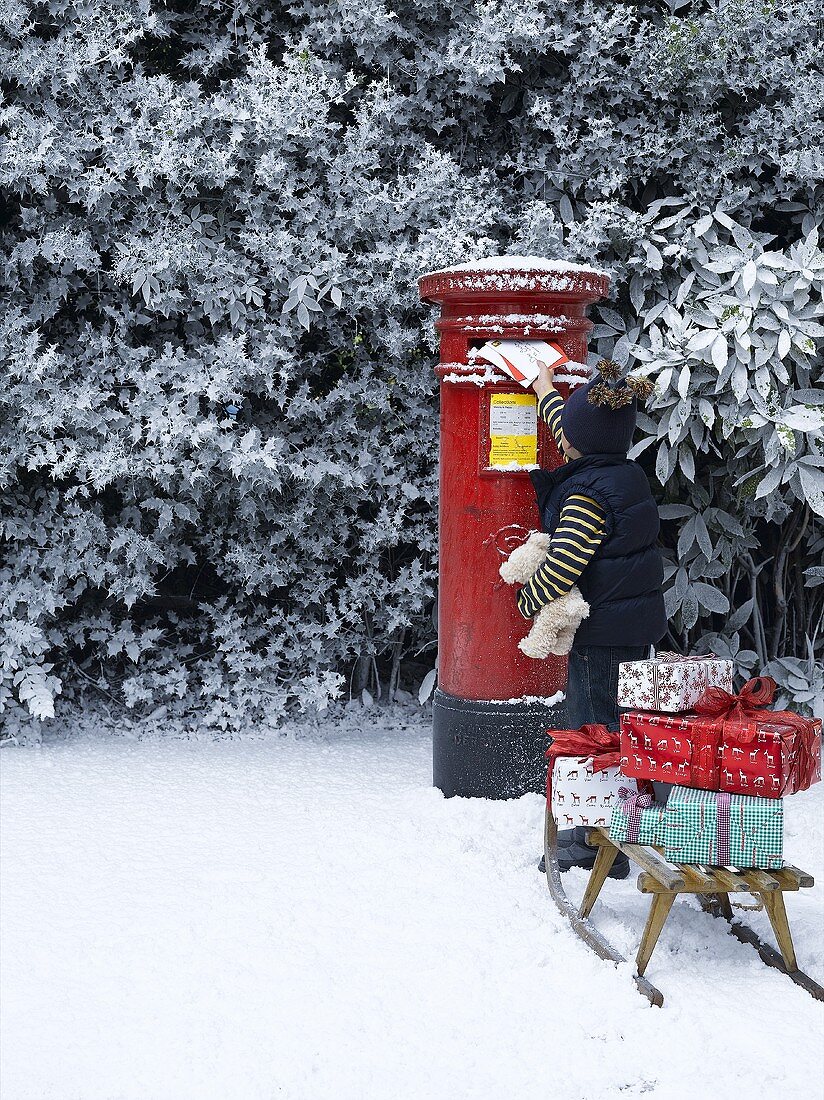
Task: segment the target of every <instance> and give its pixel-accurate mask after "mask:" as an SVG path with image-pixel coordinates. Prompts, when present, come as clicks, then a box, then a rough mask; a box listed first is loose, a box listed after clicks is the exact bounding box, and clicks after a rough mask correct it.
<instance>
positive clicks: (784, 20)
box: [0, 0, 824, 729]
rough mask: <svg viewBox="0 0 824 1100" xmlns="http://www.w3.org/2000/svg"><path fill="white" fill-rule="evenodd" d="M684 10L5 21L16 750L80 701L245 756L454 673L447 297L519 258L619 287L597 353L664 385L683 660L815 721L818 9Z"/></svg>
mask: <svg viewBox="0 0 824 1100" xmlns="http://www.w3.org/2000/svg"><path fill="white" fill-rule="evenodd" d="M669 9H670V11H669V13H668V12H667V11H662V6H661V5H659V4H653V3H640V4H637V5H634V6H633V7H632V8H631V9H628V8H627V7H626V6H624V5H622V4H618V3H611V2H610V3H601V2H599V3H594V2H592V0H584V2H583V3H579V4H573V5H569V4H561V3H556V2H555V0H550V2H549V3H547V2H546V0H526V2H525V3H523V4H519V5H517V6H514V7H507V6H505V5H489V4H486V3H481V2H480V0H477V2H471V0H460V2H459V3H457V4H453V5H451V6H450V7H449V8H448V9H446V8H444V6H443V5H441V4H439V3H436V2H435V0H422V2H420V3H417V4H415V5H411V6H410V5H388V4H384V3H361V4H351V3H348V2H343V0H333V2H326V0H324V2H322V3H321V2H320V0H306V2H305V3H302V4H299V5H291V6H289V7H288V8H284V7H283V6H281V5H271V4H265V3H262V2H255V0H238V2H237V3H233V4H232V5H228V6H227V5H225V4H222V3H217V2H210V0H207V2H205V3H202V4H199V5H196V6H195V7H194V8H191V9H190V8H187V9H186V10H185V11H183V10H180V11H178V10H176V9H175V8H174V6H172V7H171V8H170V7H156V8H153V7H151V6H150V3H149V2H148V0H140V2H136V0H101V2H100V3H96V4H93V5H85V6H84V5H81V6H76V5H73V4H71V3H68V2H65V0H58V2H56V3H52V4H50V5H48V6H42V5H40V6H37V7H32V6H29V5H25V4H19V3H11V4H6V5H5V6H4V7H3V8H2V10H0V20H2V22H3V27H4V39H3V41H2V43H0V55H1V56H2V65H3V69H4V73H5V85H4V87H5V100H4V104H3V106H2V108H0V117H2V123H3V126H4V129H5V133H6V138H5V141H6V144H5V146H4V151H3V159H2V165H0V173H2V175H0V180H2V185H3V191H4V196H5V206H4V215H3V218H4V220H3V225H2V246H3V255H4V265H3V269H2V276H0V277H2V280H3V298H4V309H3V311H2V314H0V339H2V347H3V358H2V363H3V367H2V370H3V376H2V385H0V494H2V509H1V510H0V524H2V535H3V539H4V546H3V551H2V556H0V655H2V656H0V706H2V707H5V708H6V718H7V719H8V721H9V723H10V727H11V728H12V729H14V728H17V726H18V725H19V723H20V722H21V721H23V717H24V714H25V713H27V712H30V713H31V715H34V716H36V718H37V719H41V718H47V717H48V716H49V715H51V714H52V713H53V708H54V706H55V702H58V703H59V702H60V700H61V698H62V699H63V700H68V701H71V700H72V699H75V698H78V697H82V696H83V693H85V692H92V693H94V694H95V696H96V697H97V698H98V699H100V700H101V701H105V702H106V704H107V705H109V706H111V707H112V708H113V712H114V713H123V708H130V709H131V710H132V711H133V712H134V713H136V714H148V713H152V712H154V711H155V710H156V709H157V708H159V707H165V708H167V710H168V711H169V713H170V714H171V713H175V714H177V715H178V717H181V718H183V719H186V720H189V721H191V722H192V723H206V724H208V725H211V726H214V727H217V728H236V727H239V726H241V725H242V724H244V723H245V722H247V721H249V720H256V721H261V722H277V721H278V720H279V719H280V718H281V717H282V716H283V715H284V714H285V713H287V712H288V711H289V710H291V709H295V708H309V709H312V708H317V707H323V706H324V704H325V702H326V701H327V700H328V699H329V698H330V697H332V696H334V695H335V694H336V693H338V692H340V691H344V692H346V691H347V690H349V689H350V688H351V689H352V690H353V691H355V692H360V691H362V690H364V689H369V690H370V691H371V692H373V693H376V689H377V687H378V683H377V682H376V681H379V682H380V683H381V684H382V688H383V690H384V692H385V691H386V690H387V689H388V690H389V691H390V693H391V692H393V691H394V690H395V688H396V685H397V684H398V682H399V680H400V679H401V677H402V676H405V677H406V679H407V680H408V681H413V680H419V679H420V678H421V677H422V676H423V674H424V673H425V672H426V670H427V669H428V668H431V666H432V663H433V656H434V638H433V626H432V608H433V602H434V597H435V577H436V499H435V494H436V476H435V463H436V445H435V432H436V423H437V420H436V411H437V395H436V388H435V379H434V375H433V372H432V366H433V361H434V352H435V334H434V330H433V327H432V315H431V310H430V309H429V308H427V307H422V306H421V305H420V303H419V302H418V298H417V291H416V281H417V278H418V277H419V276H420V275H421V274H422V273H423V272H426V271H432V270H436V269H441V268H444V267H449V266H450V265H460V264H464V263H467V262H472V263H474V262H475V261H477V260H479V259H484V258H488V257H493V258H494V257H501V256H504V255H513V254H514V255H517V256H520V257H522V259H521V260H520V261H519V262H520V263H522V264H523V263H527V262H529V263H531V262H532V261H531V260H528V259H525V258H528V257H538V258H539V259H540V262H541V264H543V263H544V260H543V258H544V257H545V258H546V259H547V260H550V261H553V262H561V263H562V264H564V265H565V264H567V263H573V264H580V265H583V266H585V267H589V266H594V267H596V268H600V269H604V270H607V271H609V272H610V273H611V275H612V279H613V284H612V285H613V300H612V301H610V302H609V303H607V304H606V305H605V306H604V307H603V308H602V309H600V310H599V311H596V321H597V322H598V324H597V327H596V329H595V334H594V335H595V339H594V345H593V351H594V352H598V353H610V352H614V354H615V355H616V356H617V357H618V358H621V359H626V360H627V361H629V362H631V363H633V364H634V365H635V366H640V367H642V369H643V370H645V371H647V372H649V373H650V374H651V375H652V376H653V377H654V378H655V379H656V380H657V384H658V395H657V398H656V400H655V403H654V406H653V408H652V409H651V411H650V415H649V417H648V418H646V419H644V420H643V421H642V426H641V442H640V447H645V448H646V449H644V450H643V452H642V453H641V455H640V457H641V460H642V461H643V462H644V463H645V464H646V465H647V467H648V468H649V471H650V473H651V475H652V476H653V478H655V479H656V481H657V484H658V491H659V493H660V497H661V502H662V504H663V506H664V509H665V511H664V513H663V514H664V515H665V517H666V525H665V535H664V537H665V542H666V545H667V552H668V558H669V562H670V564H669V572H668V581H667V584H668V596H667V599H668V606H669V610H670V613H671V615H672V634H673V637H672V638H671V639H670V640H669V642H670V643H671V644H674V645H680V646H684V647H688V648H691V647H694V646H695V645H697V644H698V643H699V642H700V641H701V640H702V638H703V639H704V643H703V644H705V645H707V644H710V643H711V644H713V645H714V646H715V647H716V648H717V649H719V650H721V651H723V652H727V651H730V652H734V653H735V654H736V655H737V659H738V661H739V668H740V670H741V671H746V670H747V669H750V668H754V667H760V666H763V665H765V664H767V663H768V662H770V661H772V664H771V665H770V667H771V669H772V670H773V672H774V673H775V674H776V675H778V676H779V678H780V679H781V681H782V685H783V686H784V688H785V690H786V692H788V693H789V694H791V695H792V696H794V697H795V698H796V700H797V701H799V702H800V703H803V704H809V705H812V704H813V703H814V702H815V694H816V691H817V690H819V689H818V687H817V684H820V680H821V676H820V666H816V660H817V659H819V658H820V654H821V641H820V630H819V622H820V616H821V611H822V599H823V598H824V585H822V583H821V582H822V580H824V575H823V574H822V571H821V560H822V550H824V542H823V541H822V534H821V523H820V517H821V514H822V512H824V504H823V503H822V500H823V499H824V455H823V454H822V443H821V418H822V409H824V405H823V404H822V402H824V396H822V389H821V368H820V359H818V358H817V352H818V349H819V348H820V346H821V337H822V332H824V329H822V327H821V324H820V320H819V319H816V314H817V313H819V312H820V309H821V291H822V280H823V279H824V258H822V253H821V250H820V247H819V243H818V238H817V225H818V224H819V222H820V212H821V186H820V182H819V181H820V179H821V167H822V146H821V127H820V126H817V125H814V124H811V119H813V118H814V116H815V112H816V109H817V103H818V99H819V91H820V82H821V61H820V52H821V41H820V35H821V23H820V18H819V12H818V5H816V4H814V3H812V2H800V0H790V2H788V3H783V4H777V3H773V2H772V0H766V2H765V0H758V2H757V3H755V2H753V0H722V2H720V3H717V4H712V5H709V6H706V5H698V4H693V3H690V2H686V3H685V2H683V0H679V2H677V3H676V2H674V3H671V4H670V5H669ZM487 262H489V261H488V260H487ZM498 262H500V261H499V260H496V259H493V261H492V263H493V265H494V264H496V263H498ZM507 262H508V261H507ZM805 586H806V587H805ZM728 609H731V610H728ZM779 659H780V660H781V661H783V664H781V663H776V662H777V661H778V660H779ZM409 686H413V685H411V684H410V685H409ZM61 692H62V696H61V695H60V693H61Z"/></svg>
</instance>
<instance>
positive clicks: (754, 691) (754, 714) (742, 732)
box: [694, 676, 810, 745]
mask: <svg viewBox="0 0 824 1100" xmlns="http://www.w3.org/2000/svg"><path fill="white" fill-rule="evenodd" d="M777 687H778V685H777V684H776V682H775V680H773V678H772V676H756V677H755V678H754V679H752V680H747V682H746V684H744V686H743V687H742V688H741V690H740V691H739V692H738V694H737V695H734V694H731V693H730V692H729V691H725V690H724V689H723V688H720V687H711V688H707V690H706V691H705V692H704V694H703V695H702V696H701V698H700V699H699V700H698V702H697V703H696V704H695V708H694V709H695V711H696V713H698V714H706V715H708V716H709V717H712V718H720V719H721V720H722V721H723V722H724V723H727V722H740V723H741V725H742V727H743V726H745V724H746V723H747V722H748V721H749V722H751V721H752V720H753V719H755V720H756V721H757V720H758V719H761V720H762V721H763V720H764V718H765V715H764V707H766V706H769V704H770V703H771V702H772V701H773V699H774V697H775V692H776V689H777ZM769 718H770V720H771V721H774V722H777V723H780V724H781V725H782V726H792V728H793V729H794V730H796V731H799V732H801V731H804V730H808V729H809V728H810V723H809V720H808V719H806V718H802V717H801V715H799V714H793V713H792V712H791V711H789V710H773V711H770V714H769ZM735 732H736V740H737V741H738V742H739V743H740V744H742V745H747V744H749V743H750V742H751V741H753V740H754V739H755V736H756V734H757V732H758V731H757V729H756V728H755V725H751V726H750V727H749V728H742V729H739V730H736V731H735Z"/></svg>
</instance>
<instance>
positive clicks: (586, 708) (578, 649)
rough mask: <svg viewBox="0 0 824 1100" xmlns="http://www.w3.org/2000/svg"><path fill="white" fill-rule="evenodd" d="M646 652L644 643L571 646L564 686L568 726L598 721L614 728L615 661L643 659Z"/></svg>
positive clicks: (616, 721) (616, 673) (615, 714)
mask: <svg viewBox="0 0 824 1100" xmlns="http://www.w3.org/2000/svg"><path fill="white" fill-rule="evenodd" d="M648 653H649V646H647V645H582V646H573V647H572V652H571V653H570V655H569V680H568V682H567V689H566V706H567V725H568V727H569V729H572V730H577V729H580V728H581V726H585V725H587V724H588V723H590V722H599V723H600V724H601V725H604V726H606V727H607V729H610V730H613V731H615V730H617V729H618V716H619V714H620V710H619V708H618V665H619V664H620V663H621V661H643V659H644V658H645V657H646V656H647V655H648Z"/></svg>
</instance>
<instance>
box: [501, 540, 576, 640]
mask: <svg viewBox="0 0 824 1100" xmlns="http://www.w3.org/2000/svg"><path fill="white" fill-rule="evenodd" d="M549 542H550V536H549V535H547V534H545V533H544V532H542V531H533V532H532V533H531V534H530V536H529V538H528V539H527V540H526V542H523V543H521V545H520V546H517V547H516V548H515V549H514V550H513V551H512V553H511V554H510V555H509V557H508V558H507V559H506V561H505V562H503V563H502V564H501V568H500V570H499V572H500V574H501V577H502V579H503V580H504V581H506V583H507V584H526V582H527V581H528V580H529V578H530V577H531V576H532V574H533V573H534V572H535V570H536V569H537V568H538V566H539V565H541V564H542V563H543V561H544V558H545V557H546V552H547V550H548V549H549ZM588 615H589V604H588V603H587V602H586V600H585V599H584V597H583V596H582V595H581V590H580V589H579V588H578V587H577V586H576V585H573V587H572V588H571V589H570V590H569V592H567V593H566V594H565V595H563V596H559V597H558V599H557V600H551V601H550V603H548V604H544V606H543V607H542V608H541V609H540V611H539V612H538V613H537V615H536V616H535V617H534V619H533V620H532V626H531V628H530V631H529V633H528V634H527V635H526V637H525V638H522V639H521V640H520V642H518V649H520V650H521V652H522V653H524V654H525V655H526V656H527V657H534V658H535V659H536V660H542V659H543V658H544V657H548V656H549V655H550V654H554V655H555V656H557V657H564V656H566V654H567V653H569V651H570V649H572V640H573V638H574V637H575V631H576V630H577V629H578V627H579V626H580V625H581V623H582V622H583V621H584V619H586V618H587V616H588Z"/></svg>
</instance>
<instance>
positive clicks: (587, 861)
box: [538, 827, 629, 879]
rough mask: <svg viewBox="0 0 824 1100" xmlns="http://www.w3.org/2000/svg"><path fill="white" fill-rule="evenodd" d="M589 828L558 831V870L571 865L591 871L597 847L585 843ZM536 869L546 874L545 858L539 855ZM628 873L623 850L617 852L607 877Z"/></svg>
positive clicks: (566, 868)
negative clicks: (539, 860) (539, 859)
mask: <svg viewBox="0 0 824 1100" xmlns="http://www.w3.org/2000/svg"><path fill="white" fill-rule="evenodd" d="M588 832H589V830H588V829H587V828H586V827H581V828H575V829H564V830H562V831H559V833H558V845H557V856H558V870H559V871H561V872H563V871H568V870H569V869H570V868H571V867H583V868H584V870H586V871H591V870H592V867H593V865H594V863H595V857H596V856H597V855H598V848H597V846H596V845H592V844H587V842H586V834H587V833H588ZM538 870H539V871H540V872H541V873H542V874H546V860H545V859H544V857H543V856H541V862H540V863H539V864H538ZM628 874H629V860H628V859H627V857H626V856H625V855H624V853H623V852H619V853H618V855H617V856H616V857H615V862H614V863H613V865H612V867H610V869H609V875H608V876H607V877H608V878H617V879H621V878H626V877H627V875H628Z"/></svg>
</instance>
